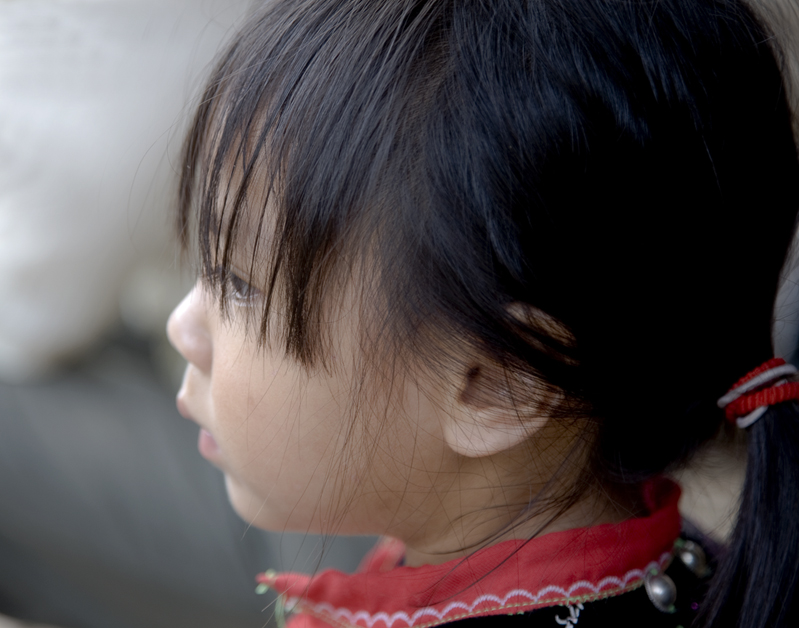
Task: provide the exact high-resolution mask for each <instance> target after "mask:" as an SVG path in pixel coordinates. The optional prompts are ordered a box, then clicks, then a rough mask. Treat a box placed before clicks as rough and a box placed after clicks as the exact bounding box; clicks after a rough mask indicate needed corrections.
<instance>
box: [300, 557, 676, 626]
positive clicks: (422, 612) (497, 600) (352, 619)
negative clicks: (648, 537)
mask: <svg viewBox="0 0 799 628" xmlns="http://www.w3.org/2000/svg"><path fill="white" fill-rule="evenodd" d="M669 560H671V554H669V553H668V552H666V553H664V554H663V555H662V556H661V557H660V558H659V559H658V560H657V561H652V562H651V563H649V564H648V565H647V566H646V567H644V568H643V569H631V570H630V571H628V572H627V573H626V574H624V576H622V577H621V578H617V577H616V576H608V577H607V578H602V580H600V581H599V582H598V583H596V584H594V583H592V582H587V581H586V580H580V581H579V582H575V583H574V584H573V585H571V586H570V587H569V588H568V589H564V588H562V587H558V586H554V585H550V586H547V587H544V588H543V589H541V590H539V591H538V592H537V593H535V594H533V593H530V591H527V590H526V589H514V590H513V591H511V592H510V593H508V594H507V595H505V596H504V597H498V596H496V595H490V594H488V595H481V596H479V597H478V598H477V599H475V600H474V602H472V603H471V604H466V603H464V602H452V603H450V604H447V606H445V607H444V609H443V610H441V611H438V610H436V609H435V608H433V607H431V606H428V607H426V608H421V609H419V610H418V611H416V612H415V613H413V615H408V614H407V613H405V612H404V611H398V612H396V613H392V614H391V615H389V614H388V613H384V612H380V613H375V614H374V615H372V614H371V613H369V612H368V611H357V612H354V613H353V612H352V611H351V610H349V609H347V608H334V607H333V606H331V605H330V604H328V603H326V602H322V603H319V604H313V603H309V602H308V601H306V600H302V599H301V598H296V597H293V598H290V599H288V600H287V601H286V605H287V606H288V605H289V604H292V605H293V604H298V605H299V606H298V609H297V610H299V611H300V612H303V611H306V612H311V613H313V614H315V615H317V616H322V617H324V616H327V617H331V618H333V620H334V621H336V622H338V623H339V624H342V625H345V626H362V627H364V628H374V626H376V625H378V624H382V626H384V627H385V628H413V626H415V625H417V624H419V623H422V622H421V620H427V621H428V622H431V621H432V623H428V624H427V625H428V626H431V625H436V624H437V623H443V620H444V618H445V617H447V616H448V615H449V614H450V613H452V612H453V611H457V610H460V611H461V615H468V614H470V613H472V612H473V611H474V609H476V608H477V607H479V606H480V605H483V604H485V603H486V602H493V604H492V607H493V608H497V609H501V608H505V607H506V605H507V604H508V602H509V601H510V600H512V599H514V598H516V602H515V603H514V606H515V607H517V608H518V607H522V606H532V605H534V604H536V603H538V602H540V601H545V600H547V599H548V598H550V597H555V596H553V594H557V597H555V599H553V602H554V601H556V600H557V599H562V600H564V601H565V600H568V599H569V598H573V597H574V596H575V595H578V594H579V595H590V594H592V593H600V592H601V591H604V590H605V589H608V588H611V587H613V588H617V589H623V588H625V587H627V585H629V584H630V583H631V582H635V581H643V580H644V577H645V576H646V574H647V572H649V571H650V570H651V569H660V568H661V567H662V566H663V565H664V564H666V562H668V561H669ZM395 624H396V626H395ZM572 625H573V624H572Z"/></svg>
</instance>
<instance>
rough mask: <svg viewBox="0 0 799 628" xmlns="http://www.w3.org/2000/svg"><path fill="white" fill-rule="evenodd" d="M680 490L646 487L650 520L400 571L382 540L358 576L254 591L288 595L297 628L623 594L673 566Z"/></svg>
mask: <svg viewBox="0 0 799 628" xmlns="http://www.w3.org/2000/svg"><path fill="white" fill-rule="evenodd" d="M679 496H680V489H679V487H678V486H677V485H676V484H674V483H673V482H671V481H670V480H666V479H663V478H659V479H655V480H652V481H651V482H649V483H647V484H646V485H645V487H644V500H645V503H646V505H647V507H648V509H649V513H650V514H649V515H648V516H646V517H640V518H637V519H629V520H627V521H624V522H622V523H620V524H603V525H598V526H595V527H591V528H579V529H574V530H565V531H563V532H552V533H550V534H545V535H543V536H540V537H536V538H534V539H532V540H530V541H522V540H511V541H504V542H502V543H498V544H497V545H493V546H491V547H487V548H485V549H482V550H479V551H477V552H475V553H474V554H472V555H471V556H469V557H467V558H464V559H456V560H453V561H450V562H447V563H444V564H442V565H425V566H422V567H398V566H397V565H398V564H399V562H400V561H401V559H402V552H403V546H402V544H401V543H400V542H399V541H394V540H385V541H382V542H381V543H379V544H378V545H377V547H376V548H375V549H374V550H372V553H371V554H370V555H369V557H367V559H366V561H365V562H364V566H363V567H362V570H361V571H360V572H359V573H356V574H354V575H349V574H344V573H342V572H340V571H334V570H327V571H323V572H321V573H319V574H317V575H315V576H310V577H309V576H304V575H300V574H293V573H284V574H275V573H274V572H267V573H265V574H260V575H259V576H258V578H257V580H258V582H260V583H262V584H265V585H267V586H268V587H270V588H272V589H274V590H276V591H277V592H278V593H279V594H282V596H283V599H284V600H285V605H286V608H293V610H294V612H295V613H296V615H295V616H294V618H293V619H292V622H291V628H299V627H300V626H303V627H307V628H317V627H318V628H321V627H323V626H324V627H327V626H335V627H336V628H349V627H354V626H357V627H360V628H410V627H413V628H429V627H431V626H437V625H439V624H443V623H446V622H451V621H455V620H457V619H464V618H466V617H472V616H478V615H507V614H513V613H521V612H524V611H529V610H532V609H535V608H541V607H544V606H556V605H573V604H577V603H582V602H590V601H592V600H596V599H599V598H604V597H610V596H613V595H619V594H621V593H624V592H626V591H630V590H631V589H634V588H636V587H639V586H641V585H642V584H643V579H644V576H645V575H646V573H647V571H649V570H651V569H658V570H659V569H661V568H663V567H664V565H665V564H666V563H667V562H668V561H669V560H670V558H671V553H670V552H671V550H672V547H673V544H674V541H675V539H676V538H677V536H678V535H679V533H680V515H679V512H678V510H677V501H678V500H679Z"/></svg>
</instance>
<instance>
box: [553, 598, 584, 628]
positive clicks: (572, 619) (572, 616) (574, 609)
mask: <svg viewBox="0 0 799 628" xmlns="http://www.w3.org/2000/svg"><path fill="white" fill-rule="evenodd" d="M566 608H567V609H569V616H568V617H567V618H566V619H562V618H561V617H558V616H557V615H555V621H556V622H558V623H559V624H560V625H561V626H566V628H574V627H575V626H576V625H577V620H578V619H579V618H580V611H581V610H583V609H584V608H585V607H584V606H583V605H582V604H580V603H579V602H578V603H577V605H576V606H567V607H566Z"/></svg>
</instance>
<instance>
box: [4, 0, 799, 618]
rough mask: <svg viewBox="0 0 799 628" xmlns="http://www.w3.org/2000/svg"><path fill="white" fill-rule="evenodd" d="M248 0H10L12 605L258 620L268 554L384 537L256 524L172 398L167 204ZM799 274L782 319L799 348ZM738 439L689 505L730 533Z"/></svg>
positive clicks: (784, 341) (689, 479)
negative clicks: (259, 578) (194, 121)
mask: <svg viewBox="0 0 799 628" xmlns="http://www.w3.org/2000/svg"><path fill="white" fill-rule="evenodd" d="M792 1H793V0H773V2H785V3H788V4H790V3H791V2H792ZM252 4H253V3H252V2H251V1H250V0H0V614H5V615H6V616H9V617H16V618H19V619H21V620H24V621H29V622H35V623H46V624H52V625H58V626H63V627H65V628H66V627H74V628H115V627H120V628H139V627H148V628H159V627H162V626H163V627H164V628H166V627H169V628H181V627H183V626H186V627H188V626H192V627H194V628H204V627H208V628H210V627H211V626H213V627H214V628H219V626H225V627H226V628H239V627H241V628H256V627H258V626H264V625H266V624H267V623H268V622H269V621H270V618H271V616H272V610H271V606H269V604H270V599H269V598H268V597H259V596H256V595H255V594H254V575H255V574H256V573H257V572H260V571H263V570H265V569H268V568H277V569H296V570H313V569H316V568H318V567H319V566H320V565H321V566H326V565H335V566H337V567H339V568H342V569H353V568H354V567H355V565H356V564H357V563H358V561H359V560H360V557H361V555H362V554H363V552H364V551H365V549H366V548H367V547H368V545H369V544H370V542H371V541H369V540H364V539H342V540H336V541H335V542H332V541H331V542H326V541H323V540H322V539H319V538H316V537H303V536H292V535H272V534H268V533H265V532H262V531H259V530H255V529H252V528H249V527H248V526H247V525H246V523H244V522H242V521H241V520H239V519H238V517H237V516H236V515H235V514H234V513H233V511H232V510H231V509H230V507H229V506H228V503H227V498H226V495H225V490H224V486H223V480H222V477H221V475H220V474H219V473H218V472H217V471H216V470H215V469H214V468H213V467H211V466H210V465H209V464H207V463H206V462H205V461H204V460H203V459H202V458H201V457H200V456H199V454H198V453H197V449H196V440H197V428H196V426H195V425H194V424H192V423H190V422H188V421H185V420H183V419H181V418H180V416H179V415H178V414H177V411H176V410H175V404H174V394H175V392H176V390H177V388H178V384H179V380H180V373H181V371H182V369H183V364H182V362H181V359H180V358H179V356H177V354H176V353H175V352H174V351H173V350H172V349H171V348H170V347H169V345H168V343H167V342H166V338H165V334H164V327H165V322H166V318H167V316H168V314H169V312H170V311H171V309H172V307H174V305H175V304H176V303H177V302H178V301H179V300H180V298H181V297H182V295H183V294H184V293H185V291H186V290H187V289H188V286H189V285H190V284H191V282H192V281H193V277H192V273H191V269H185V268H183V269H182V268H181V266H180V264H179V261H178V260H179V254H178V251H177V247H176V243H175V241H174V237H173V230H172V226H171V225H172V223H171V211H172V207H173V200H174V195H175V169H176V167H177V166H176V164H177V155H178V153H179V149H180V144H181V140H182V135H183V132H184V129H185V126H186V120H187V118H188V117H189V116H190V115H191V112H192V110H193V106H194V104H195V103H196V98H197V95H198V92H199V90H200V88H201V86H202V84H203V80H204V77H205V76H207V73H208V71H209V64H210V63H211V60H212V59H213V57H214V55H215V53H216V52H217V51H218V50H219V49H220V47H221V46H222V45H223V44H224V42H225V41H226V40H227V39H228V38H229V37H230V36H231V34H232V33H233V32H234V31H235V28H236V25H237V24H239V23H240V22H241V21H242V20H244V19H246V16H247V15H248V12H249V11H250V10H251V9H252V6H251V5H252ZM780 24H781V25H782V27H784V28H785V29H787V30H786V32H787V33H789V34H788V36H787V37H788V39H790V33H794V35H795V34H796V33H797V32H799V31H797V30H793V31H791V30H790V29H791V28H794V27H793V26H790V22H789V21H786V22H781V23H780ZM795 39H799V38H795ZM798 278H799V275H797V273H796V271H795V270H791V271H790V272H789V273H788V274H787V275H786V281H785V287H784V289H783V291H782V293H781V297H780V303H779V306H778V323H777V325H778V326H777V329H776V330H775V331H776V332H777V341H778V354H781V355H784V356H786V357H789V358H792V359H795V358H796V348H797V337H799V325H797V321H799V316H798V315H797V311H799V306H798V304H799V291H797V289H796V285H797V279H798ZM740 453H741V450H740V448H739V447H738V446H737V445H736V443H732V444H724V445H719V446H716V447H714V448H711V449H709V450H708V453H707V455H706V456H705V457H704V458H703V459H702V460H700V461H699V462H698V464H697V465H694V466H693V467H692V468H691V469H689V470H688V471H686V472H685V473H684V474H683V479H684V480H685V482H686V484H687V489H688V490H687V491H686V496H685V499H684V503H683V506H684V508H685V510H686V511H687V512H689V513H690V515H691V516H692V517H693V518H695V519H696V520H697V521H698V522H699V523H700V525H702V526H703V527H704V528H705V529H706V530H708V531H710V532H711V533H713V534H715V535H716V536H718V537H719V538H723V536H724V534H725V533H726V530H727V529H728V527H729V521H730V516H729V513H730V512H731V509H732V508H734V504H735V500H736V498H737V491H738V483H739V481H740V477H741V472H742V468H743V466H742V462H741V457H740ZM320 557H321V558H320ZM320 560H321V563H320ZM2 622H3V620H2V619H0V628H3V627H4V626H5V624H3V623H2ZM9 625H11V624H9ZM14 625H16V624H14Z"/></svg>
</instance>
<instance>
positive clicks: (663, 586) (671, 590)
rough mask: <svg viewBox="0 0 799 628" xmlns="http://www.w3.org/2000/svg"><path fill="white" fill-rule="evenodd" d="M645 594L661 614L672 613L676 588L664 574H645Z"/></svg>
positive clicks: (675, 598) (675, 599)
mask: <svg viewBox="0 0 799 628" xmlns="http://www.w3.org/2000/svg"><path fill="white" fill-rule="evenodd" d="M644 588H646V594H647V595H648V596H649V599H650V600H651V601H652V604H654V605H655V608H656V609H658V610H659V611H660V612H661V613H673V612H674V611H675V608H674V602H676V601H677V587H676V586H675V585H674V581H673V580H672V579H671V578H669V577H668V576H667V575H666V574H664V573H657V574H652V573H650V574H647V576H646V578H644Z"/></svg>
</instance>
